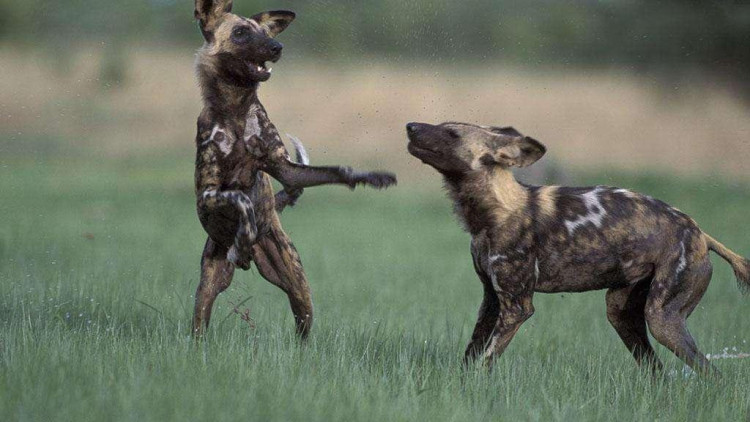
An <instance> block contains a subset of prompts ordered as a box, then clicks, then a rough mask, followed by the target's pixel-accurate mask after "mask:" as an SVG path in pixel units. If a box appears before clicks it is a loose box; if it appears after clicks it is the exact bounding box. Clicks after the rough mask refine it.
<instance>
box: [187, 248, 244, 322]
mask: <svg viewBox="0 0 750 422" xmlns="http://www.w3.org/2000/svg"><path fill="white" fill-rule="evenodd" d="M226 255H227V248H225V247H222V246H220V245H219V244H217V243H216V242H214V241H213V240H211V238H208V240H206V246H205V247H204V248H203V256H202V257H201V281H200V284H199V285H198V290H197V291H196V292H195V309H194V311H193V335H194V336H196V337H200V336H201V335H203V332H204V331H205V330H206V329H207V328H208V323H209V321H210V320H211V308H213V306H214V301H215V300H216V296H218V295H219V293H221V292H223V291H224V290H226V289H227V288H228V287H229V285H230V284H231V283H232V276H233V275H234V265H233V264H232V263H231V262H229V261H227V259H226Z"/></svg>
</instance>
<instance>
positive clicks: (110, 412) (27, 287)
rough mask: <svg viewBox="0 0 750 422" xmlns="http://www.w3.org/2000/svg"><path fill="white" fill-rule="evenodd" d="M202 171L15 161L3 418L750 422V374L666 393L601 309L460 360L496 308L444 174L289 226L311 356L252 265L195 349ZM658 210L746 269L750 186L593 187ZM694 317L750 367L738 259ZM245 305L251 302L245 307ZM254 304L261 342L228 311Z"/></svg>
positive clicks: (572, 298)
mask: <svg viewBox="0 0 750 422" xmlns="http://www.w3.org/2000/svg"><path fill="white" fill-rule="evenodd" d="M191 177H192V162H191V160H190V158H172V157H155V158H150V159H148V160H136V159H130V160H119V161H113V160H100V161H99V162H94V161H87V160H84V159H76V158H65V157H60V158H58V159H54V160H53V159H46V160H41V161H35V162H23V161H17V160H15V159H11V158H8V157H3V158H0V178H1V179H2V181H3V198H2V201H1V202H0V215H2V219H3V223H2V224H1V225H0V420H3V421H11V420H51V419H56V420H76V421H85V420H92V421H101V420H139V421H140V420H159V421H161V420H232V421H234V420H240V419H245V420H247V419H249V420H303V421H311V420H312V421H314V420H321V421H328V420H373V421H383V420H394V421H399V420H419V421H422V420H436V421H437V420H439V421H443V420H445V421H466V420H543V421H548V420H603V419H607V420H609V419H614V420H627V421H631V420H644V421H645V420H647V421H651V420H657V419H658V420H688V419H689V420H712V421H713V420H732V421H737V420H746V419H747V418H748V415H749V413H748V411H749V410H748V409H750V397H749V395H750V359H744V360H742V359H737V360H719V361H716V365H717V366H718V367H719V368H720V370H722V372H723V377H722V378H721V379H719V380H702V379H697V378H696V377H685V376H683V375H682V365H681V364H680V363H679V361H678V360H677V359H676V358H675V357H674V356H672V355H671V354H669V353H667V352H666V351H665V350H664V349H663V348H662V347H661V346H659V347H658V352H659V354H660V356H661V357H662V358H663V360H664V361H665V363H666V364H667V366H668V371H675V372H676V374H675V375H671V376H668V377H665V378H663V379H658V380H652V379H651V378H650V377H649V376H648V375H647V374H645V373H643V372H641V371H639V370H637V369H636V366H635V364H634V362H633V360H632V358H631V357H630V354H629V353H628V352H627V350H626V349H625V347H624V346H623V345H622V344H621V342H620V340H619V338H618V337H617V335H616V334H615V332H614V330H613V329H612V328H611V327H610V326H609V324H608V322H607V321H606V317H605V306H604V293H603V292H591V293H584V294H557V295H542V294H539V295H537V296H536V297H535V304H536V308H537V313H536V314H535V315H534V317H533V318H532V319H531V320H530V321H529V322H527V323H526V324H525V325H524V326H523V327H522V328H521V330H520V331H519V333H518V335H517V336H516V338H515V339H514V341H513V342H512V343H511V345H510V347H509V348H508V350H507V351H506V353H505V354H504V355H503V356H502V358H501V359H500V360H499V361H498V363H497V365H496V367H495V368H494V370H493V371H491V372H487V371H485V370H483V369H482V368H475V369H470V370H462V368H461V365H460V358H461V354H462V352H463V348H464V347H465V344H466V343H467V341H468V338H469V335H470V332H471V329H472V328H473V324H474V321H475V317H476V311H477V308H478V305H479V302H480V299H481V295H482V293H481V288H480V284H479V281H478V279H477V277H476V276H475V275H474V272H473V269H472V266H471V259H470V256H469V237H468V235H467V234H465V233H463V232H462V231H461V230H460V229H459V227H458V224H456V221H455V219H454V218H453V216H452V214H451V208H450V204H449V203H448V200H447V199H446V198H445V197H444V195H443V194H442V193H441V192H440V189H439V180H438V178H437V176H436V177H435V180H434V183H432V184H429V185H414V186H410V184H409V183H408V178H407V179H402V184H401V185H400V186H399V187H398V188H396V189H393V190H389V191H386V192H375V191H372V190H366V189H358V190H357V191H355V192H348V191H347V190H346V189H342V188H334V187H328V188H316V189H308V190H307V191H306V192H305V194H304V196H303V198H302V200H301V201H300V203H299V205H298V206H297V207H296V208H294V209H292V210H289V211H287V212H285V213H284V215H283V222H284V225H285V227H286V229H287V231H288V232H289V233H290V234H291V236H292V238H293V239H294V241H295V244H296V246H297V248H298V249H299V251H300V253H301V255H302V259H303V262H304V264H305V268H306V270H307V273H308V276H309V279H310V281H311V284H312V288H313V294H314V296H313V298H314V302H315V311H316V320H315V326H314V329H313V334H312V336H311V338H310V341H309V343H308V344H306V345H304V346H301V345H300V344H298V343H297V341H296V340H295V338H294V336H293V334H292V332H293V321H292V317H291V312H290V311H289V309H288V304H287V301H286V298H285V296H284V295H283V294H282V292H281V291H280V290H278V289H276V288H275V287H273V286H271V285H270V284H268V283H267V282H265V281H264V280H263V279H262V278H261V277H260V276H259V275H258V274H257V271H255V270H254V269H253V270H251V271H249V272H240V273H238V274H237V276H236V277H235V281H234V284H233V285H232V286H231V288H230V289H229V290H228V291H227V292H226V293H224V294H223V295H222V296H220V297H219V299H218V301H217V307H216V310H215V312H214V315H215V316H214V321H213V322H214V323H213V326H212V329H211V331H210V333H209V335H208V336H207V339H206V341H205V342H204V343H203V344H201V345H196V344H194V343H193V342H192V341H191V339H190V338H189V330H188V324H189V321H190V318H191V314H192V301H193V296H192V294H193V292H194V290H195V287H196V284H197V278H198V260H199V256H200V253H201V248H202V245H203V241H204V238H205V235H204V234H203V232H202V229H201V227H200V225H199V224H198V221H197V218H196V215H195V212H194V200H193V194H192V191H191V185H190V181H191ZM590 179H591V180H596V181H598V182H599V183H606V184H613V185H620V186H625V187H630V188H634V189H637V190H640V191H645V192H647V193H650V194H653V195H655V196H658V197H660V198H662V199H664V200H667V201H668V202H670V203H672V204H673V205H675V206H677V207H679V208H681V209H682V210H683V211H685V212H687V213H689V214H691V215H692V216H694V217H695V218H696V220H697V221H698V222H699V223H701V225H702V227H703V228H704V229H705V230H706V231H707V232H709V233H711V234H712V235H714V236H715V237H717V238H718V239H721V240H722V241H723V242H725V243H726V244H728V245H730V246H731V247H732V248H734V249H735V250H737V251H741V252H744V253H745V254H750V237H748V234H750V228H748V227H747V224H746V222H747V214H748V210H750V190H748V189H747V188H746V187H742V186H739V187H738V186H730V185H728V184H726V183H721V182H711V181H697V180H688V181H680V180H673V179H669V178H664V177H634V176H627V175H614V176H608V175H601V174H600V175H597V176H596V177H593V176H592V177H591V178H590ZM715 264H716V270H715V273H714V280H713V283H712V284H711V286H710V288H709V291H708V293H707V294H706V296H705V298H704V300H703V301H702V302H701V304H700V306H699V308H698V309H697V310H696V312H695V313H694V315H693V316H692V318H691V319H690V320H689V321H690V327H691V330H692V332H693V334H694V335H695V337H696V338H697V341H698V344H699V346H700V347H701V348H702V350H703V351H704V352H706V353H717V352H721V351H722V350H723V349H724V348H727V347H728V348H730V349H731V348H732V347H736V348H737V349H739V351H743V352H748V351H750V344H748V343H749V340H750V324H749V322H750V313H748V311H749V310H750V302H749V301H748V300H746V299H743V298H742V297H741V296H740V293H739V291H738V289H737V287H736V285H735V282H734V279H733V276H732V274H731V271H730V269H729V267H728V265H726V264H724V263H723V262H722V261H718V260H715ZM248 298H249V299H248ZM246 299H247V301H246V302H245V303H244V304H242V305H240V306H239V310H240V311H243V310H244V309H245V308H249V309H250V315H251V317H252V318H253V321H254V324H255V327H253V326H251V324H248V323H247V322H246V321H243V320H242V318H240V316H239V315H238V314H236V313H234V312H232V308H233V305H232V303H234V304H238V303H240V302H242V301H244V300H246Z"/></svg>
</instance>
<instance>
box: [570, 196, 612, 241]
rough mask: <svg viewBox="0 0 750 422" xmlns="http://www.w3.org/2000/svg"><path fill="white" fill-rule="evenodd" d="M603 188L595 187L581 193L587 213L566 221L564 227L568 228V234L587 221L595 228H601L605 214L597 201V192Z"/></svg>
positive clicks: (571, 233)
mask: <svg viewBox="0 0 750 422" xmlns="http://www.w3.org/2000/svg"><path fill="white" fill-rule="evenodd" d="M603 190H604V189H603V188H602V187H597V188H596V189H594V190H592V191H590V192H586V193H584V194H582V195H581V198H583V203H584V205H586V210H588V214H586V215H582V216H580V217H578V218H576V219H575V220H572V221H570V220H568V221H566V222H565V227H567V229H568V234H570V235H571V236H572V235H573V233H575V231H576V229H578V228H579V227H581V226H584V225H586V224H589V223H591V224H593V225H594V226H596V228H601V226H602V220H603V219H604V216H605V215H607V212H606V211H605V210H604V207H603V206H602V203H601V201H599V193H600V192H602V191H603Z"/></svg>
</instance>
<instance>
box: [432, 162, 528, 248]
mask: <svg viewBox="0 0 750 422" xmlns="http://www.w3.org/2000/svg"><path fill="white" fill-rule="evenodd" d="M444 178H445V186H446V187H447V189H448V193H449V194H450V196H451V199H453V203H454V206H455V211H456V213H457V214H458V216H459V217H460V218H461V220H462V221H463V223H464V226H465V227H466V230H467V231H469V233H471V234H472V235H476V234H478V233H479V232H481V231H482V230H484V229H486V228H488V227H491V226H503V224H504V223H505V222H506V221H507V220H508V218H510V217H512V216H513V215H514V214H516V213H518V212H519V211H521V210H523V209H524V208H526V207H527V205H528V204H527V202H528V196H529V192H528V190H527V189H526V188H525V187H524V186H522V185H521V184H520V183H518V182H517V181H516V178H515V177H514V176H513V173H512V172H511V171H510V170H509V169H506V168H501V167H499V166H496V167H493V168H490V169H488V170H480V171H472V172H469V173H464V174H461V175H445V177H444Z"/></svg>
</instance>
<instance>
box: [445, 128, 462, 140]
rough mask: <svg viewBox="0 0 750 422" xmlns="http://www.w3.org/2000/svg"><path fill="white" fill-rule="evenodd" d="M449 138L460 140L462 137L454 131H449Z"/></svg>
mask: <svg viewBox="0 0 750 422" xmlns="http://www.w3.org/2000/svg"><path fill="white" fill-rule="evenodd" d="M448 136H450V137H451V138H453V139H458V138H460V137H461V136H460V135H459V134H458V132H456V131H455V130H454V129H448Z"/></svg>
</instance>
